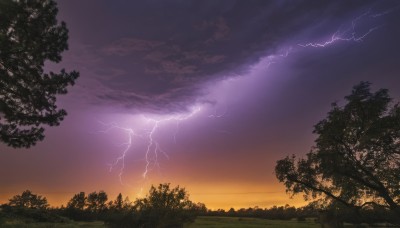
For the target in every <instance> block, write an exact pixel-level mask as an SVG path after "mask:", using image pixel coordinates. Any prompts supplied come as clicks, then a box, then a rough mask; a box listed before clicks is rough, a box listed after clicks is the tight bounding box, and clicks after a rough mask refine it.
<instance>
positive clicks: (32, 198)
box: [9, 190, 49, 209]
mask: <svg viewBox="0 0 400 228" xmlns="http://www.w3.org/2000/svg"><path fill="white" fill-rule="evenodd" d="M9 205H10V206H12V207H19V208H30V209H46V208H47V207H48V206H49V204H48V203H47V199H46V197H43V196H40V195H36V194H33V193H32V192H31V191H30V190H26V191H24V192H22V194H21V195H15V196H13V197H12V198H11V199H10V200H9Z"/></svg>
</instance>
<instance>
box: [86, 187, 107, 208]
mask: <svg viewBox="0 0 400 228" xmlns="http://www.w3.org/2000/svg"><path fill="white" fill-rule="evenodd" d="M107 200H108V196H107V193H105V192H104V191H100V192H99V193H97V192H92V193H90V194H89V195H88V197H87V209H88V210H89V211H92V212H101V211H104V210H105V209H106V208H107V205H106V202H107Z"/></svg>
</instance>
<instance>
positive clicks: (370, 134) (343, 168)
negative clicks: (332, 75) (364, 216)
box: [275, 82, 400, 217]
mask: <svg viewBox="0 0 400 228" xmlns="http://www.w3.org/2000/svg"><path fill="white" fill-rule="evenodd" d="M345 100H346V104H345V105H344V106H339V105H338V104H337V103H333V104H332V109H331V111H330V112H329V113H328V116H327V117H326V118H325V119H323V120H322V121H320V122H319V123H317V125H315V127H314V133H315V134H317V135H318V137H317V139H316V140H315V143H316V145H315V146H314V147H313V148H312V149H311V151H310V152H309V153H307V155H306V157H305V158H301V159H297V158H296V156H295V155H292V156H287V157H286V158H284V159H282V160H279V161H277V165H276V167H275V173H276V177H277V178H278V180H279V181H280V182H283V183H284V184H285V186H286V190H287V192H289V193H292V194H293V195H294V194H297V193H304V196H305V198H306V199H308V198H310V197H311V198H321V197H324V198H325V199H327V200H329V201H331V202H332V201H334V202H340V203H342V204H344V205H346V206H349V207H351V208H355V209H357V210H358V209H360V208H363V207H365V206H367V205H379V206H383V207H386V208H387V210H390V211H392V212H393V213H396V214H397V215H398V217H400V107H399V105H398V104H392V103H391V100H392V99H391V98H390V97H389V95H388V90H386V89H380V90H378V91H376V92H375V93H372V92H370V83H369V82H361V83H360V84H358V85H356V86H354V87H353V90H352V93H351V94H350V95H348V96H346V97H345Z"/></svg>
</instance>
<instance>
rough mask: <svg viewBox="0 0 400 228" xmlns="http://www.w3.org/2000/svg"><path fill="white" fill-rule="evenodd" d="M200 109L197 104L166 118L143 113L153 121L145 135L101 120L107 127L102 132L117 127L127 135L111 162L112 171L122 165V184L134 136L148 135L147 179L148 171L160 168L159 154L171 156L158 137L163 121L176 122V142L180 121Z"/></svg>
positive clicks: (107, 131) (120, 170)
mask: <svg viewBox="0 0 400 228" xmlns="http://www.w3.org/2000/svg"><path fill="white" fill-rule="evenodd" d="M200 110H201V108H200V106H196V107H195V108H193V109H192V110H191V111H190V112H189V113H188V114H179V115H168V116H167V117H164V118H155V117H153V118H152V117H146V116H144V115H142V118H143V119H144V120H145V121H146V123H151V127H150V130H149V131H148V133H147V134H145V136H143V135H139V134H136V133H135V131H134V130H133V129H132V128H128V127H121V126H119V125H117V124H116V123H104V122H101V121H99V123H100V124H102V125H103V126H105V127H106V129H104V130H101V131H99V132H100V133H109V132H110V131H111V130H113V129H117V130H121V131H123V132H124V133H125V134H126V136H127V140H126V141H125V142H123V143H121V144H120V145H119V146H123V147H124V148H123V150H122V152H121V153H120V155H119V156H118V157H117V158H116V159H115V160H114V161H113V162H112V163H111V164H109V166H110V172H111V171H112V170H113V169H114V168H115V167H116V166H117V165H120V169H119V174H118V176H119V180H120V182H121V184H123V181H122V177H123V174H124V169H125V157H126V155H127V154H128V152H129V151H130V150H131V148H132V144H133V137H134V136H140V137H142V138H143V137H147V140H148V143H147V146H146V150H145V156H144V160H145V168H144V171H143V173H142V177H143V179H146V178H147V176H148V173H149V172H150V171H151V170H153V169H154V167H159V168H160V164H159V162H158V157H159V154H163V155H164V156H165V157H166V158H169V156H168V154H167V153H166V152H165V151H164V150H162V149H161V146H160V143H159V142H158V141H157V139H156V133H157V130H158V129H159V128H160V126H161V125H162V123H164V122H171V121H175V122H176V129H175V132H174V140H175V142H176V135H177V133H178V131H179V124H180V122H182V121H185V120H187V119H189V118H191V117H193V116H194V115H195V114H196V113H197V112H199V111H200Z"/></svg>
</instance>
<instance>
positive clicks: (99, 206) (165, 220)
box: [0, 184, 397, 228]
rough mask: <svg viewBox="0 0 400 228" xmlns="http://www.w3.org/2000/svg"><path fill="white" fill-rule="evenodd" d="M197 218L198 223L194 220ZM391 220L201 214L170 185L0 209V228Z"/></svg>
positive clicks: (255, 211)
mask: <svg viewBox="0 0 400 228" xmlns="http://www.w3.org/2000/svg"><path fill="white" fill-rule="evenodd" d="M339 207H340V208H339ZM198 216H201V217H200V218H199V219H198V220H196V218H197V217H198ZM212 218H215V219H212ZM222 218H232V219H233V220H232V219H222ZM251 218H253V220H254V219H256V220H254V221H253V220H252V219H251ZM257 219H261V220H265V221H261V220H257ZM396 219H397V216H396V214H395V213H393V212H391V211H390V210H388V209H385V208H382V207H365V208H362V209H360V210H358V211H354V210H352V209H351V208H347V207H344V206H341V205H336V204H330V205H326V204H325V201H323V200H320V201H314V202H312V203H310V204H308V205H307V206H304V207H300V208H296V207H292V206H289V205H285V206H274V207H271V208H259V207H254V208H242V209H238V210H235V209H233V208H231V209H230V210H227V211H225V210H222V209H219V210H215V211H213V210H207V208H206V206H205V205H204V204H202V203H193V202H192V201H190V200H189V198H188V193H187V192H186V190H185V189H184V188H180V187H179V186H178V187H175V188H171V187H170V184H160V185H159V186H157V187H154V186H152V187H151V189H150V191H149V193H148V195H147V196H146V197H145V198H140V199H136V200H135V201H130V200H129V199H128V197H126V198H123V196H122V195H121V194H119V195H118V196H117V197H116V198H115V199H114V200H108V195H107V193H105V192H104V191H99V192H92V193H89V194H85V193H84V192H80V193H77V194H75V195H74V196H73V197H72V198H71V199H70V200H69V202H68V204H67V206H61V207H57V208H54V207H49V204H48V203H47V199H46V197H43V196H40V195H36V194H34V193H32V192H31V191H29V190H27V191H24V192H23V193H22V194H21V195H16V196H14V197H12V198H11V199H10V200H9V202H8V203H7V204H3V205H1V207H0V227H3V226H6V227H7V226H8V227H13V226H10V225H9V224H13V222H14V223H15V222H16V221H17V222H18V223H22V224H26V225H27V227H31V226H34V225H35V224H46V226H45V227H52V226H51V224H57V227H58V226H61V227H62V226H63V225H62V224H64V225H65V227H79V226H80V225H79V222H82V223H83V224H85V226H88V227H90V226H93V227H104V226H106V227H150V228H152V227H184V226H185V227H201V226H203V225H204V226H209V227H213V226H217V225H218V224H224V223H231V222H232V221H234V222H235V224H237V227H241V226H244V225H246V224H247V225H249V226H250V227H252V226H253V225H256V224H258V225H259V226H263V225H268V226H275V227H279V224H281V225H282V226H283V224H285V226H288V227H297V226H302V227H308V226H310V224H312V225H313V226H317V225H319V224H321V225H328V226H330V227H341V226H342V225H343V223H349V224H389V225H390V224H392V225H393V224H395V223H396ZM195 220H196V222H195V223H193V222H194V221H195ZM231 220H232V221H231ZM267 220H268V221H267ZM284 221H287V222H284ZM253 223H254V224H253ZM267 223H268V224H267ZM207 224H208V225H207ZM251 224H252V225H251ZM69 225H71V226H69ZM39 227H40V226H39ZM232 227H235V226H234V225H232Z"/></svg>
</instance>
